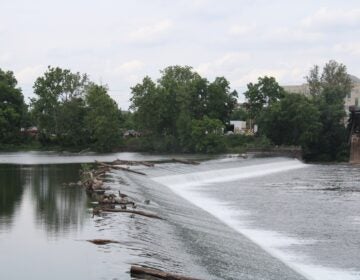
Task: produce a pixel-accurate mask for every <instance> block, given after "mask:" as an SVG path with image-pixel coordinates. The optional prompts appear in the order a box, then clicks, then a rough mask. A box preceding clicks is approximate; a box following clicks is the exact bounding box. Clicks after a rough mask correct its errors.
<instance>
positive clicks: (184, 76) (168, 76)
mask: <svg viewBox="0 0 360 280" xmlns="http://www.w3.org/2000/svg"><path fill="white" fill-rule="evenodd" d="M131 91H132V98H131V102H132V104H131V107H130V108H131V109H132V110H133V111H134V120H135V123H136V124H137V126H138V127H139V128H140V129H141V130H142V131H143V132H145V133H146V134H147V135H148V136H149V138H150V137H151V140H150V141H154V142H156V143H154V146H156V147H159V143H162V146H163V147H169V149H170V150H172V151H174V150H181V151H191V150H193V145H194V143H193V142H192V141H191V133H192V126H193V125H192V121H193V120H203V119H204V118H205V117H208V118H210V119H216V120H219V121H220V122H222V123H223V124H226V123H227V122H229V119H230V115H231V113H232V111H233V109H234V107H235V104H236V97H237V93H236V91H230V85H229V82H228V81H227V80H226V79H225V78H223V77H220V78H216V79H215V81H214V82H212V83H209V82H208V80H207V79H205V78H203V77H201V76H200V75H199V74H198V73H196V72H195V71H193V69H192V68H191V67H188V66H184V67H183V66H170V67H167V68H165V69H164V70H163V71H161V77H160V78H159V79H158V80H157V82H156V83H155V82H153V81H152V80H151V79H150V78H149V77H145V78H144V79H143V81H142V83H140V84H137V85H136V86H134V87H133V88H132V89H131Z"/></svg>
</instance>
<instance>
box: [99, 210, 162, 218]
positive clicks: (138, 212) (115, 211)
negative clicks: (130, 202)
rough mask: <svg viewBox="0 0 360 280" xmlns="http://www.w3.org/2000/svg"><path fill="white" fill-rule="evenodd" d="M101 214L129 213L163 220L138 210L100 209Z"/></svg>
mask: <svg viewBox="0 0 360 280" xmlns="http://www.w3.org/2000/svg"><path fill="white" fill-rule="evenodd" d="M102 212H114V213H130V214H135V215H140V216H145V217H149V218H154V219H160V220H163V218H161V217H160V216H158V215H156V214H154V213H150V212H145V211H140V210H130V209H111V208H102Z"/></svg>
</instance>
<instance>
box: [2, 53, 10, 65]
mask: <svg viewBox="0 0 360 280" xmlns="http://www.w3.org/2000/svg"><path fill="white" fill-rule="evenodd" d="M11 57H12V56H11V54H10V53H2V54H0V62H2V63H4V62H8V61H10V60H11Z"/></svg>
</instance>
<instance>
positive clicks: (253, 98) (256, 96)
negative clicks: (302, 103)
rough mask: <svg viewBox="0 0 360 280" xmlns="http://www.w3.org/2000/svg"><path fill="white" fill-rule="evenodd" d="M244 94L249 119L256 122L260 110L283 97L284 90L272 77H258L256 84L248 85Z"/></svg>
mask: <svg viewBox="0 0 360 280" xmlns="http://www.w3.org/2000/svg"><path fill="white" fill-rule="evenodd" d="M247 88H248V90H247V91H246V92H245V93H244V95H245V97H246V99H247V102H248V106H249V108H248V109H249V114H250V118H251V119H254V120H256V119H257V118H258V116H259V114H260V113H261V111H262V109H263V108H264V107H266V106H270V105H272V104H273V103H275V102H277V101H279V100H280V98H282V97H283V96H284V89H283V88H282V87H281V86H280V85H279V84H278V83H277V82H276V80H275V78H273V77H267V76H265V77H259V78H258V82H257V83H256V84H253V83H249V84H248V85H247Z"/></svg>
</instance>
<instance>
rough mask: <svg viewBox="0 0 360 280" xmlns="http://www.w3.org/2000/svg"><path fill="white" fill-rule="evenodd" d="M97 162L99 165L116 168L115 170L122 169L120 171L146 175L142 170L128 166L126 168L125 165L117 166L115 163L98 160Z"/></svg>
mask: <svg viewBox="0 0 360 280" xmlns="http://www.w3.org/2000/svg"><path fill="white" fill-rule="evenodd" d="M96 163H97V164H99V165H101V166H105V167H109V168H112V169H116V170H122V171H127V172H132V173H136V174H140V175H146V174H145V173H144V172H140V171H136V170H133V169H130V168H126V167H121V166H117V165H111V164H106V163H103V162H100V161H96Z"/></svg>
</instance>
